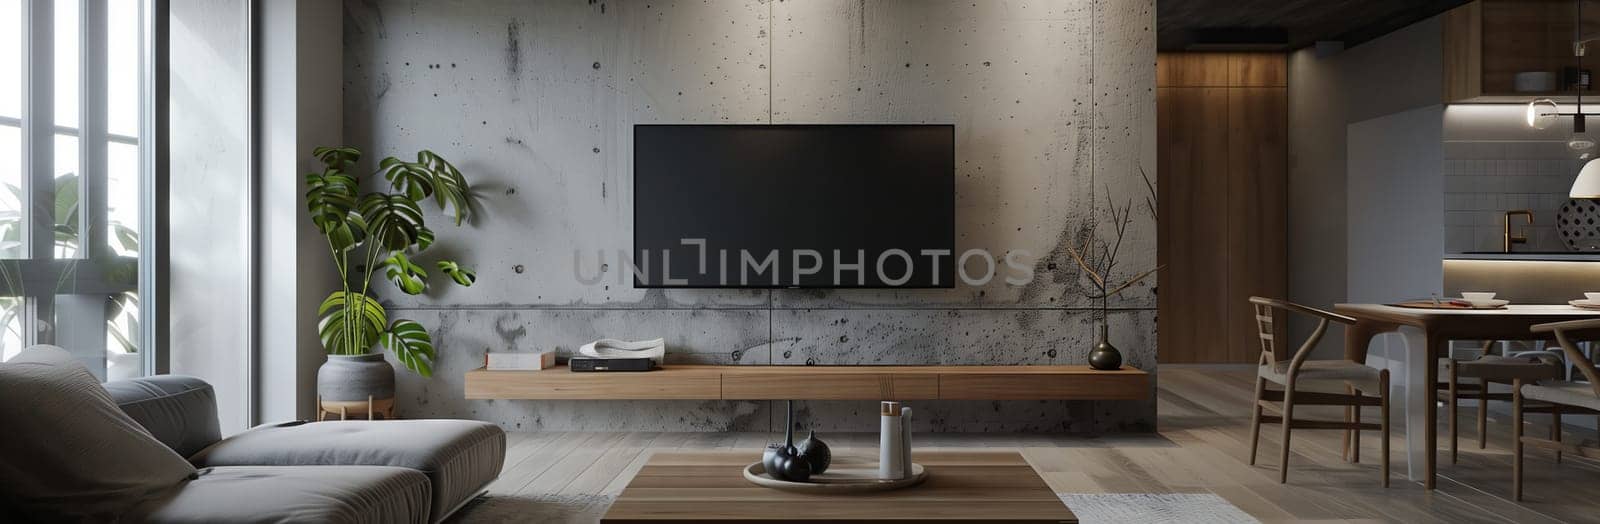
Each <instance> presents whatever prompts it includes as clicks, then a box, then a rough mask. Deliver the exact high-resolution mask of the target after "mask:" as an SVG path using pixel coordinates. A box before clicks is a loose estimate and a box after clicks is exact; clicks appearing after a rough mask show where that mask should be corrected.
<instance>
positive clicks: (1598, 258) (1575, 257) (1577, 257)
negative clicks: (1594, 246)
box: [1444, 251, 1600, 262]
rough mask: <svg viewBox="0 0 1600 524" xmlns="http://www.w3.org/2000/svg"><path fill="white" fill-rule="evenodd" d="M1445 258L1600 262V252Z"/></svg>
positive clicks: (1449, 257) (1481, 253)
mask: <svg viewBox="0 0 1600 524" xmlns="http://www.w3.org/2000/svg"><path fill="white" fill-rule="evenodd" d="M1444 259H1445V260H1548V261H1556V262H1600V252H1577V251H1522V252H1518V251H1512V252H1510V253H1502V252H1499V251H1469V252H1466V253H1451V254H1448V255H1445V256H1444Z"/></svg>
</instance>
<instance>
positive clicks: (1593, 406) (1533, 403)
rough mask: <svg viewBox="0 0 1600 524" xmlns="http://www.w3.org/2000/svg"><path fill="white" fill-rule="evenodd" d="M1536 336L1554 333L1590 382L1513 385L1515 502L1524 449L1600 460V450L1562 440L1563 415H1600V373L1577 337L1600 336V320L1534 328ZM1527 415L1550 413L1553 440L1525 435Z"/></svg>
mask: <svg viewBox="0 0 1600 524" xmlns="http://www.w3.org/2000/svg"><path fill="white" fill-rule="evenodd" d="M1533 331H1534V332H1535V333H1553V334H1555V337H1556V342H1557V343H1559V344H1561V351H1562V353H1564V354H1565V355H1566V357H1567V361H1568V362H1571V363H1572V365H1573V367H1575V368H1577V369H1578V371H1579V372H1580V373H1582V374H1583V377H1584V378H1585V379H1587V380H1588V382H1574V381H1569V380H1541V381H1539V382H1537V383H1529V382H1525V381H1523V380H1521V379H1517V380H1515V381H1513V382H1512V384H1511V393H1512V397H1511V411H1512V413H1513V415H1512V420H1513V422H1512V424H1513V427H1512V431H1511V435H1512V447H1513V450H1512V455H1513V456H1514V457H1515V458H1513V459H1512V463H1511V464H1512V466H1511V475H1512V477H1511V478H1512V480H1511V499H1512V500H1518V501H1520V500H1522V448H1523V447H1524V446H1533V447H1536V448H1544V449H1549V450H1552V451H1555V452H1556V453H1557V456H1558V457H1559V456H1560V453H1562V452H1566V453H1574V454H1577V455H1578V456H1581V457H1588V458H1600V447H1596V446H1585V445H1583V444H1586V443H1584V442H1580V443H1578V444H1569V443H1565V442H1562V441H1561V415H1563V414H1565V413H1577V414H1589V415H1600V371H1596V370H1595V367H1594V363H1593V362H1591V361H1590V360H1589V357H1586V356H1584V354H1583V352H1582V351H1579V350H1578V345H1577V343H1576V340H1574V339H1575V338H1576V337H1578V336H1580V335H1585V336H1589V337H1591V338H1593V337H1595V336H1600V319H1588V320H1569V321H1566V322H1552V323H1549V324H1539V325H1536V326H1533ZM1524 413H1549V414H1550V419H1551V424H1552V427H1554V428H1555V431H1553V432H1551V436H1550V438H1538V437H1530V436H1527V435H1523V434H1522V417H1523V414H1524Z"/></svg>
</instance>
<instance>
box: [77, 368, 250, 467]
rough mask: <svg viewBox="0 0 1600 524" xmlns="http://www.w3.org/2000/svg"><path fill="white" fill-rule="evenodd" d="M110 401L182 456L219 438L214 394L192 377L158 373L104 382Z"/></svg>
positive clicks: (209, 386) (220, 437) (204, 383)
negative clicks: (151, 375) (156, 374)
mask: <svg viewBox="0 0 1600 524" xmlns="http://www.w3.org/2000/svg"><path fill="white" fill-rule="evenodd" d="M105 386H106V391H108V392H110V393H111V398H112V400H115V401H116V402H117V406H118V407H121V408H122V411H123V412H124V413H127V414H128V416H129V417H133V420H134V421H135V422H138V423H139V425H141V426H144V429H145V430H146V431H149V432H150V434H151V435H154V436H155V437H156V440H160V441H161V443H162V444H166V445H167V447H169V448H172V449H173V450H174V451H177V452H178V454H179V455H183V456H185V457H187V456H190V455H193V454H194V453H195V452H196V451H200V450H202V449H205V447H206V446H210V445H211V444H213V443H215V442H216V441H218V440H222V430H221V429H220V426H219V424H218V423H217V393H216V391H214V390H212V389H211V384H207V383H206V381H204V380H200V379H198V378H195V377H188V376H183V375H160V376H154V377H143V378H136V379H130V380H116V381H112V382H107V383H106V384H105Z"/></svg>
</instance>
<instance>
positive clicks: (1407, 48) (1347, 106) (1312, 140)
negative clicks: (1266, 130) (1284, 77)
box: [1289, 17, 1443, 358]
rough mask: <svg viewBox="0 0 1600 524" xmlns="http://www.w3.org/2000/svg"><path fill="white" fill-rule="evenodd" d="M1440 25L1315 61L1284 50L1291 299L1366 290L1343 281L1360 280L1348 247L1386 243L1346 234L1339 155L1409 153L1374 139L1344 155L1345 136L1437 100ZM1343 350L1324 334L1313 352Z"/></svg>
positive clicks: (1306, 300)
mask: <svg viewBox="0 0 1600 524" xmlns="http://www.w3.org/2000/svg"><path fill="white" fill-rule="evenodd" d="M1442 27H1443V26H1442V25H1441V23H1440V20H1439V17H1433V18H1429V19H1427V20H1423V21H1421V22H1417V23H1415V24H1412V25H1410V26H1407V27H1405V28H1403V29H1400V30H1398V31H1395V32H1393V33H1390V34H1388V35H1384V36H1382V37H1380V38H1377V39H1374V40H1371V41H1368V42H1365V43H1362V44H1361V45H1359V46H1356V47H1353V48H1350V49H1348V50H1345V51H1343V52H1340V53H1336V54H1331V55H1325V56H1318V54H1317V52H1316V51H1315V49H1311V48H1308V49H1303V50H1300V51H1297V52H1294V53H1292V54H1290V56H1289V122H1291V125H1290V128H1289V299H1290V300H1293V301H1295V302H1300V303H1303V304H1307V305H1312V306H1322V307H1327V306H1331V305H1333V304H1334V303H1336V302H1343V301H1346V300H1349V298H1348V294H1349V292H1350V289H1353V288H1361V287H1363V286H1367V285H1369V284H1371V283H1370V282H1366V283H1364V282H1349V281H1348V278H1349V276H1350V275H1358V274H1357V273H1354V272H1351V271H1350V258H1351V256H1352V255H1351V253H1350V252H1349V250H1350V246H1357V247H1358V248H1360V247H1362V246H1367V245H1369V244H1367V242H1368V241H1369V240H1377V241H1378V242H1380V243H1382V242H1387V240H1383V239H1377V238H1369V237H1367V236H1356V237H1352V236H1351V235H1350V232H1349V231H1347V230H1346V228H1347V225H1348V224H1350V223H1351V219H1352V218H1354V217H1350V216H1349V215H1348V213H1349V210H1350V209H1351V207H1352V205H1353V204H1351V202H1350V199H1351V198H1355V197H1357V196H1358V195H1357V194H1355V193H1353V192H1351V191H1350V190H1349V188H1347V187H1346V185H1347V183H1348V177H1349V176H1352V175H1351V174H1352V173H1353V171H1352V170H1351V168H1350V166H1349V165H1348V158H1347V157H1349V156H1352V155H1355V156H1366V157H1374V156H1375V155H1376V156H1384V157H1388V158H1393V159H1398V158H1399V157H1401V156H1404V155H1407V154H1409V153H1408V151H1407V150H1405V149H1404V148H1402V147H1396V146H1394V145H1392V144H1385V143H1381V142H1368V143H1367V144H1366V145H1365V146H1363V147H1368V148H1371V150H1370V151H1360V152H1357V151H1351V150H1350V145H1349V144H1348V143H1347V138H1348V136H1349V135H1350V133H1352V130H1353V129H1354V128H1353V127H1352V126H1351V124H1354V123H1357V122H1362V121H1366V120H1372V119H1375V118H1379V117H1383V116H1386V115H1392V114H1396V113H1401V112H1404V111H1408V110H1411V109H1416V108H1421V107H1428V106H1435V105H1438V104H1439V103H1440V102H1441V93H1442V90H1443V87H1442V83H1441V82H1442V78H1443V66H1442V62H1441V56H1442V52H1441V47H1440V46H1441V40H1442V38H1443V34H1442ZM1437 128H1438V126H1433V127H1432V129H1434V131H1433V133H1434V134H1433V135H1432V136H1431V138H1432V139H1433V141H1435V142H1437V141H1438V140H1439V138H1440V137H1439V136H1438V131H1437ZM1417 131H1418V132H1426V131H1427V130H1417ZM1418 138H1428V137H1427V136H1423V137H1418ZM1390 155H1393V156H1390ZM1435 171H1437V168H1435ZM1354 206H1355V207H1360V208H1365V204H1359V203H1358V204H1354ZM1440 234H1442V233H1440ZM1374 245H1375V244H1374ZM1393 298H1394V299H1400V298H1407V297H1399V296H1397V297H1393ZM1314 324H1315V323H1314V322H1307V321H1304V320H1301V319H1296V320H1295V321H1291V323H1290V331H1291V337H1292V338H1294V339H1295V340H1303V339H1304V337H1306V336H1307V335H1309V334H1310V332H1311V329H1312V327H1313V326H1314ZM1343 344H1344V336H1343V333H1342V332H1339V331H1338V330H1330V331H1329V332H1328V335H1327V336H1326V337H1324V338H1323V341H1322V344H1321V345H1320V346H1318V349H1317V355H1318V357H1319V358H1336V357H1337V356H1339V355H1342V354H1343V349H1342V348H1343Z"/></svg>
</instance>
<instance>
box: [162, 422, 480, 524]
mask: <svg viewBox="0 0 1600 524" xmlns="http://www.w3.org/2000/svg"><path fill="white" fill-rule="evenodd" d="M505 456H506V434H505V432H504V431H502V430H501V429H500V427H499V426H496V425H494V424H490V423H487V422H478V421H472V420H374V421H367V420H351V421H327V422H310V423H288V424H280V425H274V426H262V427H259V428H256V429H252V430H250V431H246V432H244V433H241V434H238V435H234V436H232V437H229V438H228V439H226V440H223V441H222V442H218V443H216V444H214V445H212V446H211V447H209V448H206V449H205V450H203V451H201V452H200V453H198V454H195V455H194V456H193V457H192V459H193V460H194V463H195V464H196V465H199V466H242V465H260V466H275V465H370V466H398V467H404V468H411V469H415V470H418V471H421V472H423V473H425V474H427V475H428V480H429V481H431V483H432V485H433V520H434V521H438V520H440V519H443V518H444V517H445V516H446V515H448V514H449V513H450V512H451V511H454V510H455V508H456V507H457V506H459V505H460V504H461V503H462V502H466V501H467V500H468V499H470V498H472V497H473V496H474V495H476V494H477V492H478V491H479V490H482V489H483V487H484V486H485V485H488V483H489V482H490V481H492V480H494V479H495V477H498V476H500V467H501V466H502V465H504V462H505Z"/></svg>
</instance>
